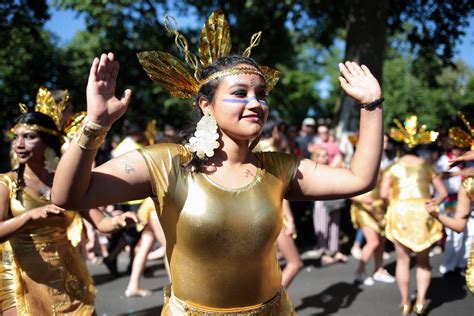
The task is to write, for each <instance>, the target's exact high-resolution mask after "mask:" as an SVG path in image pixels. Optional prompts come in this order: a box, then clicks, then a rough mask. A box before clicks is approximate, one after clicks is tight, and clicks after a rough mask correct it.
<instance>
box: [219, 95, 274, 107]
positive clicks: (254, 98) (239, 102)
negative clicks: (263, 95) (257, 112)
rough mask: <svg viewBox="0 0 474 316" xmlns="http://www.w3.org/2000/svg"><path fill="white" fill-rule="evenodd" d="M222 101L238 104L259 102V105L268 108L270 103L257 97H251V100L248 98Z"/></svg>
mask: <svg viewBox="0 0 474 316" xmlns="http://www.w3.org/2000/svg"><path fill="white" fill-rule="evenodd" d="M222 101H224V102H226V103H234V104H235V103H238V104H247V103H249V102H251V101H257V102H258V103H260V104H261V105H265V106H268V103H267V101H265V100H259V99H257V98H256V97H249V98H246V99H222Z"/></svg>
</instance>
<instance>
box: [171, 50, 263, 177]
mask: <svg viewBox="0 0 474 316" xmlns="http://www.w3.org/2000/svg"><path fill="white" fill-rule="evenodd" d="M239 64H245V65H249V66H252V67H255V68H257V70H259V71H261V69H260V67H259V66H258V64H257V63H256V62H255V61H254V60H253V59H252V58H248V57H242V56H238V55H231V56H225V57H221V58H219V59H218V60H216V61H215V62H213V63H212V64H210V65H209V66H208V67H206V68H205V69H203V70H202V72H201V75H200V78H201V79H204V78H207V77H209V76H210V75H212V74H214V73H216V72H218V71H222V70H225V69H228V68H232V67H234V66H236V65H239ZM220 82H221V79H216V80H211V81H209V82H208V83H206V84H205V85H203V86H202V87H201V89H199V92H198V93H197V95H196V97H195V99H194V110H195V118H194V121H193V123H192V124H191V125H190V126H189V128H187V129H185V130H183V131H182V132H180V133H179V138H180V139H181V142H182V143H188V141H189V138H190V137H192V135H193V133H194V131H195V130H196V125H197V122H199V120H200V119H201V118H202V116H203V113H202V111H201V108H200V107H199V100H200V99H201V98H205V99H206V100H208V101H209V102H212V101H213V100H214V95H215V93H216V90H217V87H218V86H219V83H220ZM206 161H207V157H205V158H203V159H201V158H199V157H197V155H196V154H195V153H193V156H192V159H191V161H190V162H189V163H188V164H187V165H186V166H185V167H186V168H189V169H193V170H196V171H199V170H200V169H201V168H202V167H203V166H204V164H205V163H206Z"/></svg>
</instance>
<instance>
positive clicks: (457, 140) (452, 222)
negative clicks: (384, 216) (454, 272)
mask: <svg viewBox="0 0 474 316" xmlns="http://www.w3.org/2000/svg"><path fill="white" fill-rule="evenodd" d="M458 114H459V117H460V118H461V120H462V121H463V123H464V125H465V129H463V128H461V127H453V128H450V129H449V137H450V138H451V140H452V141H453V143H454V145H455V146H456V147H459V148H463V149H470V151H468V152H466V153H465V154H463V155H461V156H460V157H457V158H456V159H455V160H454V161H453V162H452V164H451V166H454V165H456V164H459V163H462V162H468V161H470V162H472V161H474V128H472V127H471V123H470V122H469V121H468V120H467V119H466V117H465V116H464V115H463V114H462V113H461V112H459V113H458ZM472 173H473V168H472V167H471V168H466V169H463V170H462V171H461V175H462V176H465V177H466V178H465V179H464V180H463V182H462V187H461V189H460V190H459V192H458V204H457V206H456V213H455V215H454V218H452V217H448V216H446V215H444V214H440V213H439V210H438V208H437V207H436V205H434V204H433V203H429V204H428V205H427V207H426V208H427V210H428V211H429V212H430V214H431V215H432V216H433V217H434V218H436V219H438V220H439V221H440V222H441V223H442V224H443V225H445V226H446V227H449V228H451V229H452V230H454V231H456V232H458V233H460V232H462V231H464V230H465V229H466V227H467V222H468V219H469V218H470V217H471V214H472V202H473V200H474V175H473V174H472ZM466 284H467V287H468V288H469V290H470V291H471V292H472V293H474V242H473V243H472V245H471V253H470V255H469V258H468V260H467V270H466Z"/></svg>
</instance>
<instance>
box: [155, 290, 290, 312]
mask: <svg viewBox="0 0 474 316" xmlns="http://www.w3.org/2000/svg"><path fill="white" fill-rule="evenodd" d="M164 301H165V302H164V304H163V309H162V312H161V315H162V316H181V315H188V316H224V315H225V316H254V315H260V316H263V315H265V316H293V315H296V312H295V309H294V307H293V304H292V303H291V300H290V298H289V296H288V293H287V292H286V291H285V289H284V288H281V290H280V292H278V293H277V295H275V296H274V297H273V298H272V299H271V300H270V301H268V302H266V303H262V304H258V305H255V306H248V307H245V308H213V309H210V308H206V307H202V306H197V305H191V304H188V303H186V302H184V301H182V300H180V299H179V298H177V297H176V296H174V294H173V293H172V291H171V290H169V289H167V290H165V299H164Z"/></svg>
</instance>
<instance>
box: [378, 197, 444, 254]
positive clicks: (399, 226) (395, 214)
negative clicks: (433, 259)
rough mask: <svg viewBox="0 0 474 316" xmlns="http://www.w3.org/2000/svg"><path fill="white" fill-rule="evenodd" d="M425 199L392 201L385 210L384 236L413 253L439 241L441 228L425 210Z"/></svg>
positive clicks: (441, 232) (441, 234)
mask: <svg viewBox="0 0 474 316" xmlns="http://www.w3.org/2000/svg"><path fill="white" fill-rule="evenodd" d="M425 201H426V199H410V200H392V201H390V204H389V206H388V209H387V215H386V217H385V218H386V221H387V225H386V227H385V235H386V236H387V238H388V239H389V240H391V241H392V242H394V241H397V242H399V243H401V244H402V245H404V246H406V247H408V248H409V249H411V250H412V251H414V252H421V251H423V250H426V249H428V248H430V247H431V245H433V243H435V242H436V241H438V240H440V239H441V237H442V236H443V226H442V225H441V223H440V222H439V221H438V220H437V219H435V218H433V217H432V216H431V215H430V214H429V213H428V212H427V211H426V209H425Z"/></svg>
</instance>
